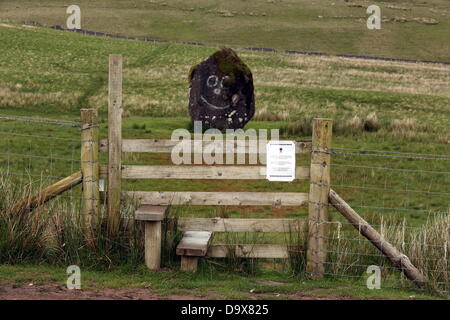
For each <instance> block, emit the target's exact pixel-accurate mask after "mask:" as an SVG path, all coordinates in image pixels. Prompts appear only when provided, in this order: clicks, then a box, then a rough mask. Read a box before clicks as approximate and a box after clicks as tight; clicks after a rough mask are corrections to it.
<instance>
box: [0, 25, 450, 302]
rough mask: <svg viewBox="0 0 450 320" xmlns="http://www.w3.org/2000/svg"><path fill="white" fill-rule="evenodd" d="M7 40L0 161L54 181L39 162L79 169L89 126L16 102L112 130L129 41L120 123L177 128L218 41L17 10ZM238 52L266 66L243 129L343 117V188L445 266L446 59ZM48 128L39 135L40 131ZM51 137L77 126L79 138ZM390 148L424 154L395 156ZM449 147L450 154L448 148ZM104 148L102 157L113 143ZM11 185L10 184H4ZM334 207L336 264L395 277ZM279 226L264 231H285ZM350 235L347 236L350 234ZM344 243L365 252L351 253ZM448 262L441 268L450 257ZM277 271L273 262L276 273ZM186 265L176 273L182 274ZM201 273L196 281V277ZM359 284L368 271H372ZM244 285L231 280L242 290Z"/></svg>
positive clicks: (149, 129) (299, 130) (297, 131)
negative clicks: (77, 23) (90, 25)
mask: <svg viewBox="0 0 450 320" xmlns="http://www.w3.org/2000/svg"><path fill="white" fill-rule="evenodd" d="M0 43H2V49H3V48H4V50H3V51H2V55H0V116H1V117H2V119H1V120H0V133H1V134H2V135H1V138H2V139H1V140H0V148H1V150H2V152H1V153H0V171H1V172H2V173H4V172H8V171H9V172H10V173H11V172H12V173H23V174H24V175H25V177H26V179H25V180H26V182H28V180H29V182H31V183H32V184H34V185H39V184H40V183H43V184H47V183H48V181H47V180H46V181H42V180H41V179H40V177H41V175H43V176H50V178H51V179H50V180H52V179H53V180H54V179H57V178H58V177H62V176H67V175H69V174H71V173H73V172H74V171H75V170H78V169H79V151H80V150H79V137H80V132H79V130H78V129H77V128H71V127H66V126H55V125H49V124H35V123H28V122H18V121H7V120H5V119H4V116H5V115H8V116H14V115H22V116H39V117H47V118H53V119H64V120H71V121H78V119H79V109H80V108H97V109H98V110H99V112H100V118H101V125H100V129H101V136H102V137H105V136H106V132H107V124H106V117H107V114H106V110H107V75H108V69H107V65H108V63H107V62H108V55H109V54H111V53H118V54H122V55H123V56H124V74H123V77H124V84H123V89H124V119H123V136H124V137H125V138H168V137H170V135H171V133H172V130H174V129H177V128H188V127H189V124H190V120H189V118H188V113H187V87H188V84H187V75H188V72H189V69H190V67H191V66H192V65H194V64H196V63H198V62H200V61H201V60H203V59H205V58H206V57H208V56H209V55H210V54H211V53H212V52H214V50H215V48H212V47H196V46H187V45H176V44H167V43H166V44H164V43H148V42H138V41H127V40H118V39H109V38H98V37H91V36H83V35H80V34H74V33H69V32H62V31H55V30H51V29H45V28H37V27H30V26H23V25H18V24H6V23H0ZM238 53H239V55H240V57H241V58H242V59H243V60H244V61H245V62H246V63H247V64H248V66H249V67H250V68H251V70H252V72H253V75H254V80H255V90H256V109H257V112H256V115H255V118H254V120H252V121H250V122H249V124H248V125H247V127H246V129H247V128H256V129H259V128H267V129H271V128H280V129H282V132H283V138H286V139H291V138H292V139H294V138H295V139H298V138H310V136H311V127H310V120H311V118H313V117H331V118H333V119H334V126H335V132H334V134H333V148H335V151H339V150H341V151H342V150H343V149H340V148H344V149H345V151H343V153H348V154H344V155H342V154H339V152H338V154H335V155H333V156H332V178H331V181H332V184H333V188H335V189H336V190H337V191H338V192H339V193H340V194H341V195H342V196H343V198H345V199H346V200H347V201H349V203H351V204H352V205H354V206H355V207H356V208H358V209H357V210H358V212H359V213H361V214H362V215H363V216H364V217H365V218H367V219H368V220H369V221H370V222H371V223H374V224H375V225H376V226H377V228H378V227H380V226H381V228H387V231H386V230H385V231H384V233H385V236H386V237H387V238H389V239H392V241H394V243H395V244H398V245H402V246H405V250H409V251H407V253H408V254H411V255H414V256H413V257H415V258H416V259H417V261H418V263H421V262H420V261H422V260H421V258H422V257H424V256H425V257H427V258H430V257H431V258H430V260H427V261H425V262H424V264H423V265H421V267H422V268H424V269H427V270H431V271H430V272H432V270H436V268H441V267H442V266H441V265H439V266H438V267H436V264H433V263H434V261H436V260H438V259H441V258H442V257H443V254H442V252H441V251H438V250H434V251H433V250H432V249H433V248H434V247H439V248H442V243H443V240H442V238H440V237H441V236H442V235H443V234H444V233H443V232H441V229H438V227H439V228H444V229H445V227H446V224H445V223H443V222H445V221H446V220H442V219H441V220H439V221H440V222H439V224H437V223H436V224H435V220H434V219H435V218H436V217H441V218H442V217H443V218H444V219H446V217H445V215H442V214H441V213H445V211H446V210H447V208H448V174H449V172H450V168H449V164H448V162H449V161H448V153H449V152H448V150H449V140H450V137H449V131H448V128H449V127H450V86H449V84H450V73H449V67H448V66H446V65H439V64H412V63H400V62H385V61H373V60H360V59H358V60H355V59H346V58H336V57H312V56H297V55H286V54H274V53H257V52H251V51H244V50H239V51H238ZM365 124H370V126H369V127H370V128H371V129H370V130H368V129H367V128H366V126H365ZM37 135H39V136H41V138H37V137H34V138H33V137H32V136H37ZM42 137H47V138H48V137H55V138H57V139H58V138H69V139H73V140H72V141H71V142H70V143H69V142H68V141H60V140H51V139H46V138H42ZM355 149H364V150H383V151H384V152H385V153H381V154H378V155H375V156H374V155H373V153H372V152H367V151H366V152H364V153H363V154H361V155H360V154H358V155H355V154H354V153H353V152H352V150H355ZM388 152H410V153H414V154H412V155H410V156H407V155H405V154H394V155H393V157H388V156H387V155H388ZM375 154H376V153H375ZM380 155H382V156H380ZM442 155H447V156H446V157H445V158H444V160H442V157H441V156H442ZM102 157H103V158H102V159H101V160H102V162H103V163H105V154H103V155H102ZM440 157H441V159H440V160H439V158H440ZM445 159H446V160H445ZM298 160H299V164H300V165H308V164H309V162H308V161H309V160H308V157H307V156H302V157H301V158H299V159H298ZM123 162H124V164H170V156H169V155H160V154H156V155H155V154H124V157H123ZM397 169H399V170H397ZM29 175H31V177H29ZM0 187H3V190H9V186H8V185H6V184H1V185H0ZM308 188H309V184H308V182H307V181H296V182H294V183H271V184H269V183H267V182H266V181H248V182H247V181H246V182H242V181H224V182H221V183H217V181H212V180H211V181H210V180H207V181H194V180H193V181H179V180H165V181H161V180H149V181H142V180H141V181H132V180H131V181H127V182H126V183H124V189H125V190H160V191H163V190H173V191H179V190H186V189H189V190H191V191H280V192H282V191H299V192H306V191H307V190H308ZM79 192H80V190H79V189H76V190H74V191H73V192H72V193H71V194H70V195H73V196H75V197H77V196H78V195H79ZM5 193H6V191H5ZM76 199H77V201H78V198H76ZM0 200H1V199H0ZM63 200H64V199H63ZM0 204H1V203H0ZM1 205H3V204H1ZM389 208H393V209H389ZM66 209H67V207H66ZM181 209H182V210H181V211H182V212H181V214H182V215H190V216H197V217H198V216H209V217H213V216H219V215H220V216H229V217H304V216H305V215H306V214H307V210H306V209H305V208H242V207H229V208H224V209H212V208H208V207H206V208H203V209H201V210H199V209H198V208H193V207H188V208H181ZM381 210H383V211H381ZM381 213H383V214H381ZM332 218H333V220H334V221H335V224H333V233H332V235H333V240H336V239H337V238H336V237H340V235H341V233H340V232H342V234H344V231H345V234H344V236H343V238H342V239H341V238H339V241H333V242H332V243H333V246H334V247H332V248H331V250H335V251H336V252H340V253H342V255H340V256H339V255H330V256H331V259H332V261H334V262H335V264H333V265H332V266H330V267H329V270H328V269H327V270H328V271H329V272H330V274H337V275H343V274H346V275H349V276H352V277H358V276H360V275H364V272H365V269H364V268H362V267H361V266H363V267H364V266H366V265H368V264H381V265H383V266H386V268H387V269H386V270H390V271H391V272H390V273H387V274H388V275H392V274H393V275H394V276H393V279H394V280H396V281H397V280H398V272H396V271H392V266H390V265H388V264H387V263H386V259H384V258H383V257H380V256H379V254H378V255H377V252H376V250H375V249H374V248H373V247H372V246H371V245H370V244H369V243H367V242H364V243H362V244H361V241H360V239H359V238H355V237H356V236H357V235H356V231H355V230H353V229H352V228H351V227H350V226H348V225H345V224H344V225H343V227H342V230H341V229H340V228H341V226H342V224H341V223H343V219H342V218H341V217H340V216H339V214H337V213H336V212H335V211H333V213H332ZM389 226H395V229H389ZM405 226H406V228H410V229H406V230H407V231H406V234H407V240H408V241H407V242H406V243H404V242H402V241H404V238H403V240H402V239H400V236H399V235H401V232H399V230H403V231H404V230H405ZM435 226H436V228H435ZM419 227H420V228H419ZM402 228H403V229H402ZM427 228H428V229H427ZM389 230H390V231H389ZM436 230H437V231H436ZM336 232H337V233H336ZM4 234H6V233H4ZM431 235H432V236H435V238H433V239H434V240H430V236H431ZM271 236H272V235H270V234H269V235H267V238H264V239H256V240H257V241H261V242H270V241H274V240H277V241H278V242H281V243H283V241H286V239H281V238H280V237H278V238H276V239H274V237H272V238H271ZM421 237H423V239H425V240H423V241H435V242H434V243H435V245H434V246H433V245H432V246H426V247H425V248H424V249H423V248H422V249H423V251H421V250H422V249H420V250H419V249H418V246H415V244H416V243H422V242H420V241H422V240H421V239H422V238H421ZM217 238H218V240H223V239H221V238H220V237H217ZM346 238H347V239H346ZM1 239H6V240H4V242H3V243H4V244H6V245H8V243H9V240H8V239H7V238H6V237H4V238H0V240H1ZM355 239H356V241H353V242H352V240H355ZM346 240H349V241H348V243H347V244H345V243H346ZM409 240H411V241H410V242H409ZM0 242H1V241H0ZM436 243H437V245H436ZM0 244H1V243H0ZM410 245H411V246H410ZM336 246H337V247H336ZM419 247H420V246H419ZM427 250H428V251H427ZM0 251H1V250H0ZM75 252H76V254H78V253H77V251H76V250H75ZM346 252H347V253H348V252H359V253H361V252H362V254H361V255H358V256H352V255H349V254H347V253H346ZM430 252H431V253H430ZM93 257H94V258H93V259H94V260H95V261H96V263H99V262H98V261H100V263H102V261H103V260H99V259H97V256H95V255H93ZM63 258H65V257H63ZM102 258H103V259H105V257H102ZM55 259H57V258H55ZM58 259H59V257H58ZM432 259H435V260H432ZM445 259H446V258H445V257H444V261H446V260H445ZM69 260H70V259H69V258H67V261H69ZM70 261H71V262H72V260H70ZM105 261H106V260H105ZM417 261H416V260H414V262H417ZM64 262H66V260H64ZM109 262H110V261H108V262H105V265H107V264H108V263H109ZM207 263H210V262H207ZM426 263H429V264H426ZM213 264H214V262H211V264H209V265H208V266H211V265H213ZM446 266H447V267H442V268H443V269H442V270H444V269H445V268H448V265H446ZM340 268H342V269H340ZM353 268H354V269H353ZM207 270H209V269H207ZM207 272H209V271H207ZM208 274H209V273H208ZM437 274H438V275H437V276H436V278H435V280H436V281H441V282H442V281H446V282H448V281H447V280H446V279H447V278H445V279H444V278H443V277H448V270H447V269H445V271H442V272H441V271H440V270H438V273H437ZM272 276H273V274H269V275H267V278H270V277H272ZM285 276H286V275H285V274H284V275H283V276H282V277H285ZM344 276H345V275H344ZM202 277H203V276H202V275H201V276H200V279H201V281H205V283H207V284H209V283H211V281H210V279H209V278H202ZM179 279H180V278H179V277H178V278H177V282H174V283H175V285H178V284H179ZM195 279H196V278H194V280H195ZM205 279H206V280H205ZM351 279H353V278H351ZM359 280H361V279H359ZM359 280H358V281H359ZM233 281H234V280H233ZM395 283H396V284H398V283H397V282H395ZM191 285H192V286H194V285H196V284H195V281H194V282H193V284H191ZM227 285H228V286H231V287H232V286H233V283H231V282H229V283H228V284H224V287H225V290H226V289H227V287H226V286H227ZM359 285H364V282H363V280H361V281H360V282H359ZM446 288H447V287H446ZM161 290H164V288H161ZM233 290H234V289H233ZM233 290H232V291H233ZM245 290H247V289H245ZM293 290H294V289H293ZM295 290H298V287H295ZM235 294H237V293H236V292H234V291H233V292H232V296H234V295H235ZM223 296H227V295H226V294H224V295H223ZM243 297H248V294H245V295H243Z"/></svg>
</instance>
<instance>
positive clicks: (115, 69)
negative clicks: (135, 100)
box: [107, 54, 122, 237]
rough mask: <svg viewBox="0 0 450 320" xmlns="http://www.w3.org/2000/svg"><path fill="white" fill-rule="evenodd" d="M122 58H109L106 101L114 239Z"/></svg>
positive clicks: (113, 233)
mask: <svg viewBox="0 0 450 320" xmlns="http://www.w3.org/2000/svg"><path fill="white" fill-rule="evenodd" d="M121 157H122V56H121V55H115V54H112V55H110V56H109V101H108V197H107V198H108V200H107V201H108V233H109V235H110V236H111V237H115V236H116V235H117V234H118V231H119V225H120V194H121V190H122V186H121V176H122V172H121V166H122V161H121Z"/></svg>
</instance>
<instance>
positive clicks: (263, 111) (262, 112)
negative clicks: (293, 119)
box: [253, 107, 290, 121]
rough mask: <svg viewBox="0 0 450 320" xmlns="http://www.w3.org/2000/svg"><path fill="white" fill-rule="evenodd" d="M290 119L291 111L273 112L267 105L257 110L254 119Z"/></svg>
mask: <svg viewBox="0 0 450 320" xmlns="http://www.w3.org/2000/svg"><path fill="white" fill-rule="evenodd" d="M289 119H290V115H289V111H287V110H283V111H281V112H279V113H272V112H269V111H268V110H267V107H263V108H260V109H258V110H256V112H255V115H254V116H253V120H256V121H288V120H289Z"/></svg>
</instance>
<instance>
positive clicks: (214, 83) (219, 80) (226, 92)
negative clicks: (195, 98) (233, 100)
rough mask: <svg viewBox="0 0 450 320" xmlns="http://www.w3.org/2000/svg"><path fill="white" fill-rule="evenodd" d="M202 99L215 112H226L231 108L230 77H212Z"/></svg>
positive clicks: (209, 78) (207, 82)
mask: <svg viewBox="0 0 450 320" xmlns="http://www.w3.org/2000/svg"><path fill="white" fill-rule="evenodd" d="M204 88H205V89H204V92H203V94H202V95H201V96H200V99H201V100H202V101H203V102H204V103H205V104H206V106H208V107H209V108H211V109H213V110H226V109H228V108H229V107H230V105H231V104H230V77H229V76H223V77H219V76H217V75H210V76H209V77H208V78H207V79H206V86H205V87H204Z"/></svg>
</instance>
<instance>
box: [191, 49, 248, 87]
mask: <svg viewBox="0 0 450 320" xmlns="http://www.w3.org/2000/svg"><path fill="white" fill-rule="evenodd" d="M211 59H212V60H213V61H214V63H215V64H216V65H217V66H218V68H219V70H218V76H220V77H224V76H228V77H229V78H230V80H229V84H230V85H234V83H235V82H236V75H237V74H244V75H246V76H247V77H249V78H250V77H251V76H252V72H251V71H250V69H249V68H248V67H247V66H246V65H245V63H244V62H243V61H242V60H241V59H240V58H239V57H238V55H237V54H236V52H234V50H232V49H230V48H222V49H220V50H219V51H216V52H215V53H214V54H213V55H212V56H211ZM197 66H198V65H194V66H192V67H191V69H190V70H189V75H188V80H189V82H191V81H192V79H193V78H194V73H195V71H196V69H197Z"/></svg>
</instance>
